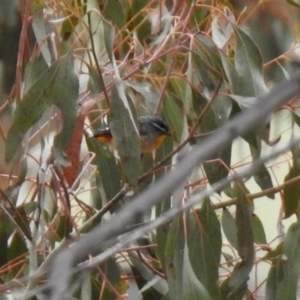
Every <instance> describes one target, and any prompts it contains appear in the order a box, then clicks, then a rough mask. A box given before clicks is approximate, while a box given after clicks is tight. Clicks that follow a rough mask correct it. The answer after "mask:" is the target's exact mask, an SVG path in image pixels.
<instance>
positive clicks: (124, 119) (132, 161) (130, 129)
mask: <svg viewBox="0 0 300 300" xmlns="http://www.w3.org/2000/svg"><path fill="white" fill-rule="evenodd" d="M110 128H111V132H112V135H113V136H114V139H115V140H116V145H117V150H118V154H119V156H120V159H121V163H122V166H123V171H124V173H125V175H126V177H127V179H128V182H129V183H130V184H132V185H136V184H137V179H138V175H139V172H140V140H139V135H138V129H137V126H136V123H135V118H134V116H133V114H132V113H131V109H130V105H129V102H128V100H127V98H126V95H125V93H124V90H123V84H122V83H119V84H118V85H117V86H113V88H112V92H111V123H110Z"/></svg>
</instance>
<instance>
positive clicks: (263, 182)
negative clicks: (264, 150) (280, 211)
mask: <svg viewBox="0 0 300 300" xmlns="http://www.w3.org/2000/svg"><path fill="white" fill-rule="evenodd" d="M253 177H254V180H255V182H256V183H257V184H258V185H259V187H260V188H261V189H262V190H266V189H270V188H272V187H273V183H272V179H271V176H270V174H269V172H268V169H267V168H266V166H265V165H263V166H262V167H261V168H260V169H259V170H258V171H256V173H255V174H254V176H253ZM267 197H268V198H271V199H274V195H267Z"/></svg>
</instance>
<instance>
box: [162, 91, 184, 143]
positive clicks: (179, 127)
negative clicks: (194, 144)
mask: <svg viewBox="0 0 300 300" xmlns="http://www.w3.org/2000/svg"><path fill="white" fill-rule="evenodd" d="M163 105H164V112H165V115H166V119H167V122H168V124H169V126H170V127H171V128H172V129H173V135H174V138H175V141H180V140H181V135H182V131H183V122H182V121H183V118H182V112H181V110H180V108H179V106H178V104H177V103H176V101H175V99H173V98H172V97H169V96H168V95H166V97H165V99H164V103H163Z"/></svg>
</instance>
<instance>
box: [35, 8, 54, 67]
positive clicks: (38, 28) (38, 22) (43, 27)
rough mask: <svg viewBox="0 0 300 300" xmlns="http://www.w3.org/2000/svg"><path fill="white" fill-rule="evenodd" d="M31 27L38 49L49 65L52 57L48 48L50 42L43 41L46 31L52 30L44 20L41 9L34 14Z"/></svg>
mask: <svg viewBox="0 0 300 300" xmlns="http://www.w3.org/2000/svg"><path fill="white" fill-rule="evenodd" d="M32 29H33V32H34V35H35V38H36V41H37V43H38V45H39V47H40V51H41V53H42V55H43V57H44V59H45V61H46V63H47V64H48V65H50V64H51V61H52V59H53V55H52V52H51V51H50V48H49V45H50V43H46V42H45V37H46V36H47V35H48V32H52V30H51V28H50V25H49V22H45V20H44V14H43V12H42V10H40V11H39V12H38V13H35V14H34V17H33V20H32Z"/></svg>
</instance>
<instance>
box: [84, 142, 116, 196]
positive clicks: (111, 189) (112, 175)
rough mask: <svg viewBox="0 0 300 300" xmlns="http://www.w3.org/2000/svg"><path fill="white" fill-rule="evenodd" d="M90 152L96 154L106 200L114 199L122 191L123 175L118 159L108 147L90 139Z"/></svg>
mask: <svg viewBox="0 0 300 300" xmlns="http://www.w3.org/2000/svg"><path fill="white" fill-rule="evenodd" d="M87 142H88V146H89V150H90V151H92V152H94V153H95V154H96V162H97V169H98V172H99V177H100V179H101V182H102V184H103V187H104V191H105V195H106V200H107V201H108V200H110V199H111V198H113V197H114V196H115V195H116V194H117V193H118V192H119V191H120V189H121V173H120V170H119V167H118V165H117V162H116V158H115V156H114V154H113V153H112V151H110V150H109V149H108V148H107V146H103V145H102V144H101V143H100V142H98V141H95V140H92V139H88V140H87Z"/></svg>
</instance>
